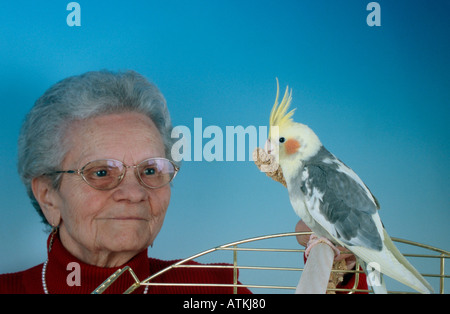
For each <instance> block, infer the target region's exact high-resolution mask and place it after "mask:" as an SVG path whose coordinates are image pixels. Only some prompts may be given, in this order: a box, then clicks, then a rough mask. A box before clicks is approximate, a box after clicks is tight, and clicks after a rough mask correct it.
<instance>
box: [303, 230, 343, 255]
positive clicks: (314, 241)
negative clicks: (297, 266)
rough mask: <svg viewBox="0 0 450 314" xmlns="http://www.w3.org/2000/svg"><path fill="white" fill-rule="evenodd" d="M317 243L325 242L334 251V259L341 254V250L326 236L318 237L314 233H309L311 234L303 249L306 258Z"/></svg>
mask: <svg viewBox="0 0 450 314" xmlns="http://www.w3.org/2000/svg"><path fill="white" fill-rule="evenodd" d="M319 243H325V244H327V245H328V246H329V247H330V248H331V249H332V250H333V251H334V258H335V259H336V258H337V257H339V255H340V254H341V251H340V250H339V249H338V248H337V247H336V246H335V245H334V244H333V243H331V241H330V240H328V239H327V238H324V237H320V238H319V237H318V236H316V235H315V234H314V233H313V234H311V236H310V237H309V241H308V244H307V246H306V249H305V257H306V258H308V255H309V253H310V252H311V249H312V248H313V247H314V246H315V245H317V244H319Z"/></svg>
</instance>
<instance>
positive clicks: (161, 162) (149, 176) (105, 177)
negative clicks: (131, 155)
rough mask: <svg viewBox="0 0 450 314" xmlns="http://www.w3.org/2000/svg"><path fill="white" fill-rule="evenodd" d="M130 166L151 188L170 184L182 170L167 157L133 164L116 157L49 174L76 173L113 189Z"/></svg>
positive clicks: (100, 187) (98, 186) (99, 186)
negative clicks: (126, 163)
mask: <svg viewBox="0 0 450 314" xmlns="http://www.w3.org/2000/svg"><path fill="white" fill-rule="evenodd" d="M128 168H134V173H135V175H136V177H137V178H138V180H139V182H140V183H141V184H142V185H143V186H145V187H147V188H150V189H157V188H161V187H163V186H165V185H167V184H169V183H170V182H171V181H172V180H173V179H174V178H175V176H176V175H177V173H178V171H179V170H180V168H179V167H178V166H177V165H175V164H174V163H173V162H172V161H170V160H168V159H166V158H149V159H146V160H144V161H141V162H140V163H139V164H137V165H133V166H127V165H125V164H124V163H123V162H121V161H119V160H115V159H98V160H94V161H90V162H88V163H87V164H86V165H84V166H83V167H82V168H80V169H77V170H63V171H54V172H51V173H47V175H51V174H59V173H69V174H76V175H79V176H81V177H82V178H83V180H84V181H85V182H86V183H87V184H88V185H89V186H91V187H93V188H94V189H97V190H111V189H114V188H115V187H117V186H118V185H119V184H120V183H121V182H122V180H123V178H124V177H125V175H126V173H127V169H128Z"/></svg>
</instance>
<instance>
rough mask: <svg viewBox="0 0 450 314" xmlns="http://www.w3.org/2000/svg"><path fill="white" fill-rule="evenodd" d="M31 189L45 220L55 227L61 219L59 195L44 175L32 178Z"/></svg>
mask: <svg viewBox="0 0 450 314" xmlns="http://www.w3.org/2000/svg"><path fill="white" fill-rule="evenodd" d="M31 189H32V190H33V194H34V197H35V198H36V200H37V201H38V203H39V206H40V207H41V210H42V212H43V213H44V216H45V218H46V219H47V222H48V223H49V224H50V225H51V226H52V227H57V226H58V225H59V222H60V221H61V212H60V210H59V206H58V204H59V202H58V200H59V196H58V193H57V191H56V190H55V189H54V188H53V186H52V183H51V181H50V180H49V179H48V178H45V177H38V178H34V179H33V180H32V181H31Z"/></svg>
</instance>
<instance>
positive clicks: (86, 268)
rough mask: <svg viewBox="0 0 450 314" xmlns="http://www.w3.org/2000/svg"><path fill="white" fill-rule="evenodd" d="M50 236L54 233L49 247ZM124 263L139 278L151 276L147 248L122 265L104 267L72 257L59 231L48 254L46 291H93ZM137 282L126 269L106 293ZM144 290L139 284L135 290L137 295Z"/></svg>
mask: <svg viewBox="0 0 450 314" xmlns="http://www.w3.org/2000/svg"><path fill="white" fill-rule="evenodd" d="M51 238H52V235H50V236H49V238H48V240H47V248H48V247H49V245H50V241H51ZM71 263H74V264H71ZM78 265H79V267H78ZM125 266H130V267H131V268H132V269H133V271H134V272H135V273H136V275H137V277H138V278H139V280H144V279H145V278H147V277H149V276H150V265H149V259H148V256H147V250H144V251H142V252H141V253H139V254H138V255H136V256H135V257H133V258H132V259H131V260H130V261H128V262H127V263H125V264H124V265H122V266H120V267H113V268H102V267H97V266H93V265H89V264H86V263H83V262H82V261H80V260H78V259H77V258H76V257H74V256H72V255H71V254H70V253H69V252H68V251H67V250H66V249H65V248H64V246H63V244H62V243H61V241H60V239H59V235H58V234H56V235H55V236H54V237H53V243H52V247H51V250H50V252H49V253H48V263H47V269H46V272H45V280H46V283H47V290H48V292H49V293H50V294H57V293H71V294H72V293H73V294H87V293H91V292H92V291H93V290H94V289H96V288H97V287H98V286H99V285H100V284H102V283H103V282H104V281H105V280H106V279H107V278H108V277H109V276H111V275H112V274H113V273H114V272H115V271H116V270H118V269H119V268H123V267H125ZM78 270H79V271H78ZM77 276H78V277H77ZM77 279H79V280H77ZM77 281H78V282H79V283H80V286H77V285H72V284H73V283H74V282H75V283H77ZM134 282H135V281H134V280H133V278H132V277H131V274H130V273H129V272H125V273H124V274H123V275H122V276H121V277H120V278H118V279H117V280H116V281H115V282H114V283H113V284H112V285H111V286H110V287H109V288H108V289H107V290H106V291H105V292H104V293H123V292H124V291H125V290H126V289H128V288H129V287H130V286H131V285H132V284H133V283H134ZM143 292H144V287H140V288H139V289H137V290H135V291H134V293H136V294H139V293H143Z"/></svg>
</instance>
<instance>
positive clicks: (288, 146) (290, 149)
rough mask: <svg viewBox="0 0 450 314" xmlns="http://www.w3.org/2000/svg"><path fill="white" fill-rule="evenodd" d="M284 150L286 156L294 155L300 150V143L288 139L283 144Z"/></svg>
mask: <svg viewBox="0 0 450 314" xmlns="http://www.w3.org/2000/svg"><path fill="white" fill-rule="evenodd" d="M284 148H285V150H286V153H287V154H288V155H291V154H294V153H296V152H297V150H298V149H299V148H300V143H299V142H298V141H296V140H294V139H292V138H291V139H288V140H287V141H286V143H284Z"/></svg>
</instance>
